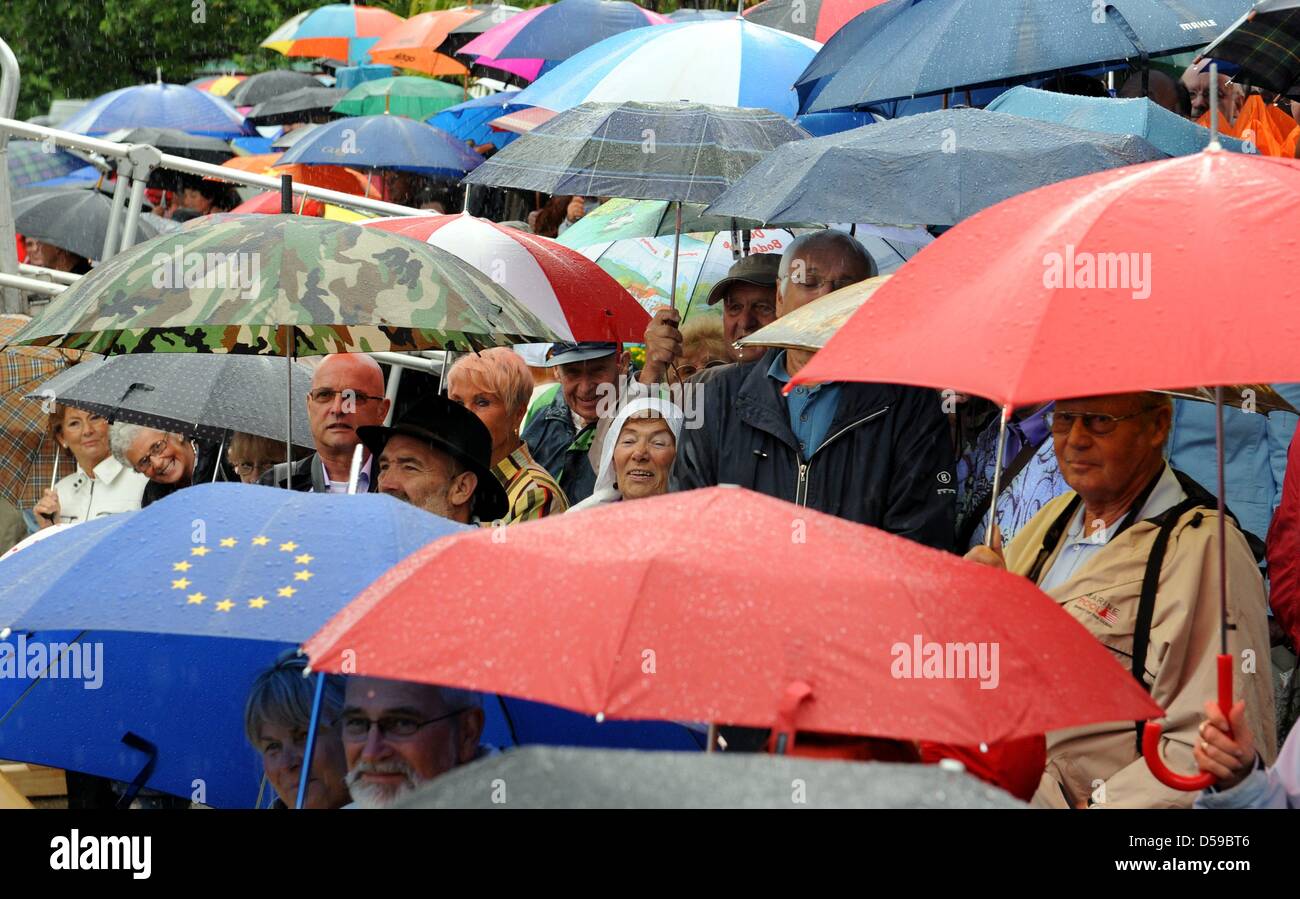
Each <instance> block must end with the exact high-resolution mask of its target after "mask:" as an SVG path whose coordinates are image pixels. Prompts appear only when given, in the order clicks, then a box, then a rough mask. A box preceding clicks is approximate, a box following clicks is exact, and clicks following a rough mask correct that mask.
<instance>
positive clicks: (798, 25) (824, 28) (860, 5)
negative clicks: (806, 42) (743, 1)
mask: <svg viewBox="0 0 1300 899" xmlns="http://www.w3.org/2000/svg"><path fill="white" fill-rule="evenodd" d="M884 2H885V0H763V2H762V3H759V4H758V5H757V6H751V7H750V8H749V9H747V10H745V18H746V19H748V20H749V21H751V22H754V23H755V24H758V25H766V26H767V27H768V28H779V29H780V30H781V31H788V32H790V33H791V34H797V35H799V36H800V37H808V38H812V39H813V40H815V41H821V42H822V43H825V42H826V41H828V40H830V39H831V36H832V35H834V34H835V32H837V31H839V30H840V29H841V28H843V27H844V26H845V25H847V24H848V23H849V22H850V21H852V20H853V18H854V17H855V16H857V15H858V14H859V13H863V12H865V11H867V10H868V9H871V8H872V7H874V6H879V5H880V4H882V3H884Z"/></svg>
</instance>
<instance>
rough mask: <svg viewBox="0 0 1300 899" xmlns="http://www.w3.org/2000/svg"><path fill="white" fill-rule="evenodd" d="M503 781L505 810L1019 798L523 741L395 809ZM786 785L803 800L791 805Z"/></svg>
mask: <svg viewBox="0 0 1300 899" xmlns="http://www.w3.org/2000/svg"><path fill="white" fill-rule="evenodd" d="M498 780H499V781H500V782H501V783H505V784H508V788H507V789H508V792H507V793H506V803H507V805H508V806H509V807H510V808H535V809H557V808H584V809H590V808H600V809H634V808H636V809H640V808H664V809H667V808H674V809H682V808H698V809H705V808H726V809H760V808H763V809H776V808H785V809H788V808H825V809H830V808H838V809H846V808H875V809H882V808H890V809H893V808H933V809H952V808H968V809H1010V808H1024V807H1025V806H1024V804H1023V803H1021V802H1018V801H1017V800H1015V799H1013V798H1012V797H1011V796H1010V795H1009V794H1007V793H1005V792H1003V791H1002V790H999V789H997V788H996V787H991V786H989V785H987V784H985V783H983V782H981V781H979V780H977V779H976V778H974V777H972V776H970V775H969V774H965V773H963V772H960V771H947V770H944V769H943V768H940V767H938V766H937V765H893V764H885V763H880V762H869V763H865V764H864V763H862V762H823V761H813V760H810V759H800V758H790V757H785V756H765V755H755V754H752V753H734V754H732V753H713V754H710V753H680V752H627V751H626V750H623V751H619V750H611V749H603V750H602V749H569V748H551V747H541V746H536V747H525V748H520V749H513V750H511V751H510V752H505V753H501V754H499V755H495V756H492V757H491V758H488V759H484V760H482V761H481V762H477V763H475V764H474V765H473V766H470V767H464V768H457V769H455V770H452V771H449V772H448V773H446V774H444V775H443V776H441V777H438V778H436V779H435V780H433V781H431V782H430V783H429V784H427V785H426V786H423V787H421V788H420V789H419V790H417V791H416V792H415V793H413V794H412V795H411V796H409V797H406V798H404V799H403V800H402V801H400V802H398V803H397V807H399V808H438V809H451V808H500V803H497V804H496V805H495V806H494V805H493V797H492V790H490V789H488V790H485V789H484V788H483V785H484V784H492V783H496V782H498ZM791 784H803V785H804V786H805V788H806V796H805V798H806V799H807V802H805V803H798V804H795V803H792V802H791V800H790V796H791V792H790V785H791Z"/></svg>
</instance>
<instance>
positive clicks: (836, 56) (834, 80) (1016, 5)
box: [795, 0, 1250, 112]
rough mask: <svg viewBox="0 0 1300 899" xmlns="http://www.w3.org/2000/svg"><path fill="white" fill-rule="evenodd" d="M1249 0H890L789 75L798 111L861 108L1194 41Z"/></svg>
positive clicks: (1203, 39)
mask: <svg viewBox="0 0 1300 899" xmlns="http://www.w3.org/2000/svg"><path fill="white" fill-rule="evenodd" d="M1249 5H1250V0H1124V2H1119V3H1106V4H1101V3H1061V2H1059V0H890V2H888V3H884V4H882V5H880V6H876V7H874V8H873V9H869V10H867V11H866V12H864V13H863V14H862V15H860V16H858V17H857V18H855V19H853V20H852V21H851V22H849V23H848V24H847V25H845V26H844V27H843V28H841V29H840V30H839V31H838V32H836V34H835V35H834V36H832V37H831V38H830V40H828V41H827V42H826V46H825V47H824V48H823V49H822V51H821V52H820V53H818V54H817V58H816V59H815V60H813V61H812V64H811V65H809V66H808V68H807V69H806V70H805V71H804V73H803V74H802V75H800V76H799V77H798V79H797V81H796V82H795V89H796V90H797V91H798V92H799V99H800V110H799V111H800V112H824V111H827V110H832V109H845V108H851V107H861V106H870V105H872V104H876V103H883V102H886V101H889V100H897V99H901V98H904V97H918V96H924V95H927V94H937V93H943V92H946V91H949V90H953V89H957V88H974V87H980V86H984V85H991V84H1007V83H1015V82H1017V81H1025V80H1028V79H1029V78H1031V77H1033V76H1035V75H1046V74H1053V75H1055V74H1060V73H1062V72H1067V71H1070V70H1078V69H1089V68H1094V67H1097V66H1099V65H1102V64H1116V63H1120V62H1123V61H1125V60H1129V59H1136V58H1138V57H1142V58H1144V59H1145V58H1147V57H1150V56H1159V55H1163V54H1168V53H1176V52H1179V51H1181V50H1191V49H1197V48H1199V47H1201V46H1203V45H1205V44H1206V43H1208V42H1209V41H1210V40H1212V39H1213V38H1214V37H1215V36H1216V35H1217V34H1218V29H1219V27H1220V26H1219V25H1218V23H1219V22H1227V21H1231V20H1232V19H1234V18H1236V17H1237V16H1239V15H1240V14H1241V13H1243V12H1244V11H1245V10H1246V8H1247V7H1248V6H1249Z"/></svg>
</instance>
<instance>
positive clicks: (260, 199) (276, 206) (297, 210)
mask: <svg viewBox="0 0 1300 899" xmlns="http://www.w3.org/2000/svg"><path fill="white" fill-rule="evenodd" d="M230 211H231V212H232V213H233V214H235V215H241V214H246V213H256V214H259V215H279V213H280V193H279V191H274V190H265V191H262V192H261V193H260V194H256V195H254V196H252V197H250V198H249V199H247V200H245V201H244V202H242V203H240V204H239V205H238V206H236V207H235V208H234V209H232V210H230ZM293 211H294V214H295V215H311V216H315V217H316V218H320V217H321V216H323V215H324V214H325V204H324V203H322V202H321V201H320V200H311V199H308V198H307V197H306V196H304V195H303V194H294V197H293Z"/></svg>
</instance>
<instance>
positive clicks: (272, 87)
mask: <svg viewBox="0 0 1300 899" xmlns="http://www.w3.org/2000/svg"><path fill="white" fill-rule="evenodd" d="M301 87H320V81H318V80H317V79H316V77H315V76H313V75H308V74H307V73H306V72H294V71H292V70H290V69H275V70H273V71H270V72H258V73H257V74H256V75H250V76H249V77H248V78H245V79H244V80H243V81H241V82H239V84H237V85H235V86H234V87H233V88H232V89H231V91H230V93H229V95H227V96H226V99H227V100H229V101H230V103H231V105H232V106H256V105H257V104H258V103H265V102H266V101H267V100H269V99H271V98H272V97H278V96H280V95H281V94H287V93H289V92H290V91H296V90H298V89H299V88H301Z"/></svg>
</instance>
